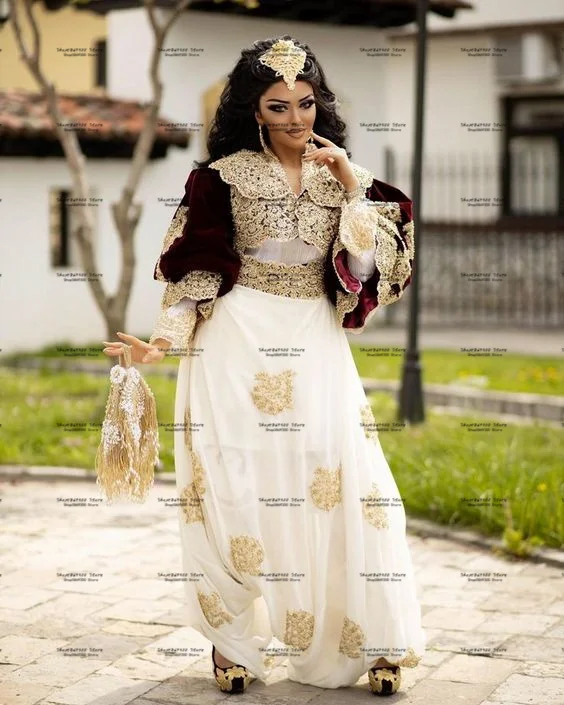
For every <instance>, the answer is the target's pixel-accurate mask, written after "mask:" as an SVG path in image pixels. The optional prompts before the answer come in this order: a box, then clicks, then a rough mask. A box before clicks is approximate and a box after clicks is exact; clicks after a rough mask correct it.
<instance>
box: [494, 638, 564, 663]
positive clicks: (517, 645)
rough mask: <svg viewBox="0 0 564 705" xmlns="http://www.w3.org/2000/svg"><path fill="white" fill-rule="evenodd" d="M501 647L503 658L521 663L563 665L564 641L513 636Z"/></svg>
mask: <svg viewBox="0 0 564 705" xmlns="http://www.w3.org/2000/svg"><path fill="white" fill-rule="evenodd" d="M503 647H504V649H505V652H504V653H503V658H513V659H519V660H521V661H544V662H548V663H564V639H549V638H548V637H539V636H514V637H511V638H510V639H508V640H507V641H506V642H505V643H504V644H503Z"/></svg>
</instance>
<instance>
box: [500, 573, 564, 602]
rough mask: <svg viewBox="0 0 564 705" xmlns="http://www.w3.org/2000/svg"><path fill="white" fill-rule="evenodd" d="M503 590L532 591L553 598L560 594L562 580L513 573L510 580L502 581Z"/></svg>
mask: <svg viewBox="0 0 564 705" xmlns="http://www.w3.org/2000/svg"><path fill="white" fill-rule="evenodd" d="M503 590H504V591H505V590H507V591H508V592H518V593H528V592H534V593H536V594H537V595H548V596H550V597H552V598H553V599H554V598H559V597H561V596H562V581H547V580H542V579H540V578H535V577H534V576H532V575H514V576H512V577H511V580H509V579H508V580H506V581H505V582H504V583H503Z"/></svg>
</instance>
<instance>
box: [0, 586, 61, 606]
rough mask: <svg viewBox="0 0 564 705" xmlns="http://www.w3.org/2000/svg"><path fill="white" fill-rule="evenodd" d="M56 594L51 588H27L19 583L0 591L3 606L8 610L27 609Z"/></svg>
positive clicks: (0, 600)
mask: <svg viewBox="0 0 564 705" xmlns="http://www.w3.org/2000/svg"><path fill="white" fill-rule="evenodd" d="M55 596H56V593H55V594H54V593H52V592H51V591H50V590H41V589H39V588H26V587H21V586H19V587H18V586H17V585H12V586H10V587H6V588H4V589H3V590H1V591H0V602H1V603H2V607H3V608H4V609H8V610H27V609H28V608H29V607H35V605H40V604H42V603H43V602H47V601H48V600H51V599H52V598H53V597H55Z"/></svg>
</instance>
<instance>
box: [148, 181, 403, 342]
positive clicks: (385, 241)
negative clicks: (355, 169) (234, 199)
mask: <svg viewBox="0 0 564 705" xmlns="http://www.w3.org/2000/svg"><path fill="white" fill-rule="evenodd" d="M359 169H361V170H362V168H361V167H360V168H359ZM362 173H363V174H364V182H363V181H361V184H363V185H366V184H367V183H368V182H369V181H370V180H371V182H372V183H371V184H370V185H369V186H368V187H367V188H366V191H365V192H364V193H363V194H361V198H360V199H358V201H357V202H356V206H353V205H352V204H350V203H348V204H347V203H346V201H345V199H344V198H343V200H342V205H343V207H342V213H343V216H342V217H341V221H342V223H343V225H342V226H340V227H339V233H338V234H337V235H336V237H335V240H334V244H333V246H332V247H331V248H330V250H329V253H328V255H327V258H326V267H325V287H326V292H327V296H328V297H329V300H330V301H331V302H332V304H333V305H335V307H336V309H337V312H338V313H339V314H340V316H339V318H340V320H341V323H342V326H343V327H344V328H345V329H347V330H349V331H351V332H361V331H362V329H363V328H364V326H365V324H366V321H367V320H368V318H369V316H370V314H372V313H373V312H374V311H375V310H376V309H377V308H379V307H382V306H384V305H387V304H390V303H393V302H395V301H397V300H398V299H399V298H400V297H401V295H402V293H403V291H404V290H405V289H406V287H407V286H408V285H409V284H410V282H411V279H412V270H413V256H414V249H413V222H412V201H411V200H410V199H409V198H408V197H407V196H406V195H405V194H403V193H402V192H401V191H400V190H399V189H397V188H395V187H394V186H391V185H389V184H387V183H385V182H383V181H379V180H377V179H375V178H370V179H368V181H367V178H366V174H367V173H369V172H366V170H362ZM331 178H332V177H331ZM334 181H336V180H334ZM331 186H332V187H333V190H335V188H336V185H335V184H331ZM337 186H338V188H342V187H341V185H340V183H339V182H337ZM231 188H232V186H230V184H229V183H226V182H225V181H224V180H222V178H221V175H220V172H219V171H218V170H216V169H214V168H211V167H204V168H199V169H194V170H192V171H191V172H190V174H189V176H188V180H187V182H186V185H185V193H184V196H183V198H182V201H181V202H180V204H179V206H178V208H177V210H176V212H175V215H174V217H173V224H174V223H176V225H175V226H174V225H171V227H170V228H169V233H168V234H167V237H168V241H167V239H166V238H165V247H164V248H163V251H162V253H161V255H160V257H159V259H158V261H157V263H156V265H155V270H154V278H155V279H160V280H164V281H166V282H172V283H177V282H180V281H181V280H182V279H183V278H186V275H188V274H189V273H190V272H196V271H202V270H203V271H204V272H211V273H213V274H214V275H219V276H220V277H221V280H220V284H219V289H218V290H217V296H223V295H225V294H226V293H228V292H229V291H230V290H231V289H232V288H233V286H234V284H235V283H236V282H237V278H238V275H239V271H240V268H241V264H242V263H241V259H240V257H239V255H238V253H237V252H236V251H235V248H234V237H235V225H234V220H233V217H232V212H231V201H230V189H231ZM342 190H343V193H344V189H342ZM312 198H313V197H312ZM365 199H367V200H365ZM313 200H315V198H313ZM368 201H370V202H371V203H368ZM368 206H372V207H368ZM345 212H346V213H347V216H346V218H345V217H344V214H345ZM359 224H360V225H359ZM362 228H365V229H366V228H372V229H373V230H374V235H375V241H376V243H377V244H378V246H377V249H376V256H375V262H376V270H375V272H374V274H373V276H372V277H370V279H368V281H365V282H361V281H359V280H358V279H356V278H355V277H354V276H353V275H352V273H351V272H350V270H349V268H348V267H347V250H349V251H351V252H352V253H353V254H354V251H353V250H354V247H351V246H350V242H354V238H355V237H357V235H358V232H361V237H362ZM341 231H342V232H343V237H342V238H341ZM355 233H356V234H355Z"/></svg>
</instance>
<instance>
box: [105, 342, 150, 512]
mask: <svg viewBox="0 0 564 705" xmlns="http://www.w3.org/2000/svg"><path fill="white" fill-rule="evenodd" d="M110 382H111V387H110V393H109V396H108V402H107V404H106V413H105V418H104V422H103V424H102V440H101V441H100V445H99V446H98V451H97V453H96V463H95V464H96V474H97V479H96V484H97V485H98V486H99V487H100V489H101V490H102V492H103V493H104V495H105V496H106V499H107V500H108V501H109V502H113V501H115V500H118V499H126V500H131V501H133V502H143V501H145V499H146V495H147V492H148V491H149V489H150V488H151V487H152V486H153V482H154V472H155V464H156V463H157V461H158V458H159V431H158V422H157V409H156V402H155V397H154V396H153V393H152V391H151V390H150V389H149V386H148V385H147V383H146V382H145V380H144V379H143V377H142V376H141V375H140V374H139V371H138V370H137V369H136V368H135V367H132V366H131V345H124V347H123V354H122V355H120V356H119V364H117V365H114V366H113V367H112V369H111V371H110Z"/></svg>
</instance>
